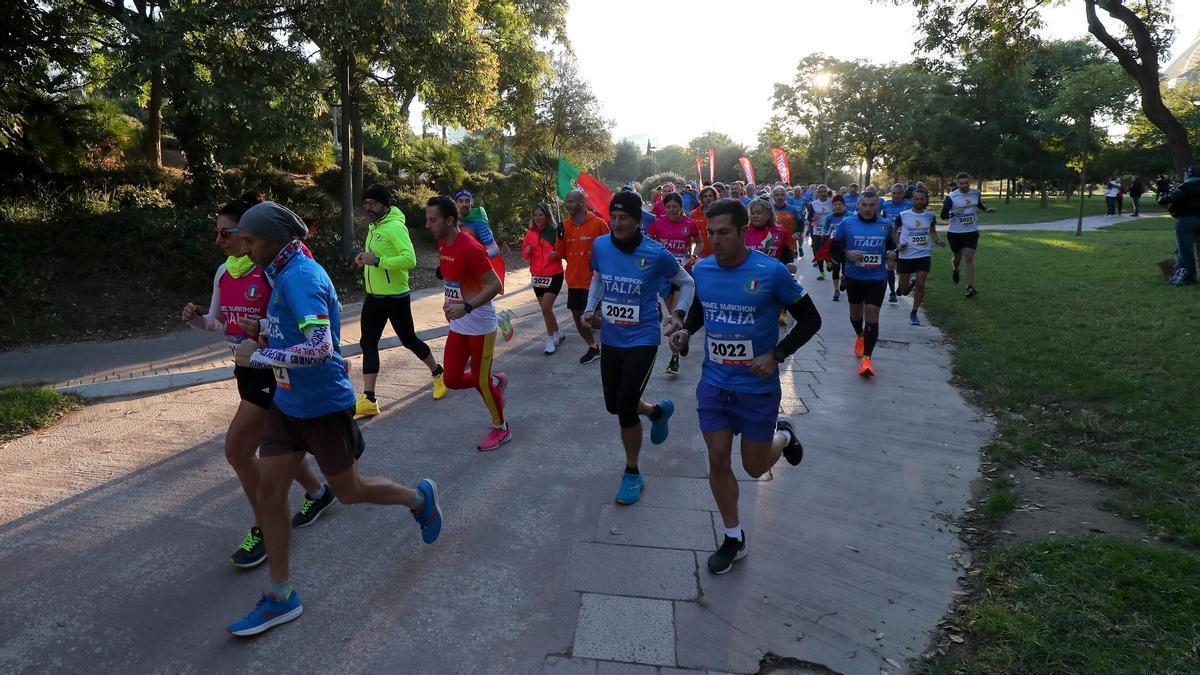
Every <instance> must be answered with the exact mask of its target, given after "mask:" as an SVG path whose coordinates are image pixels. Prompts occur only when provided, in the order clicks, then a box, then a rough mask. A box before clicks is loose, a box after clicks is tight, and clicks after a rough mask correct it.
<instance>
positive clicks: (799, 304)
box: [771, 293, 821, 363]
mask: <svg viewBox="0 0 1200 675" xmlns="http://www.w3.org/2000/svg"><path fill="white" fill-rule="evenodd" d="M787 313H788V314H791V315H792V318H793V319H795V320H796V325H794V326H792V329H791V330H790V331H788V334H787V335H785V336H783V339H782V340H780V341H779V344H777V345H775V349H773V350H772V351H771V354H772V355H773V356H774V357H775V360H776V361H779V362H781V363H782V362H783V360H784V359H786V358H787V357H789V356H791V355H792V354H795V353H796V350H797V349H800V348H801V347H803V346H804V344H805V343H806V342H808V341H809V340H811V339H812V337H813V336H814V335H816V334H817V331H819V330H821V313H820V312H818V311H817V306H816V305H815V304H813V300H812V296H810V295H809V294H807V293H805V294H804V297H802V298H800V299H799V300H797V301H796V302H794V303H792V304H791V306H789V307H787Z"/></svg>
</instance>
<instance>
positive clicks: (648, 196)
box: [641, 171, 687, 201]
mask: <svg viewBox="0 0 1200 675" xmlns="http://www.w3.org/2000/svg"><path fill="white" fill-rule="evenodd" d="M663 183H674V184H675V189H676V190H682V189H683V185H684V183H687V179H686V178H682V177H681V176H680V175H679V174H677V173H671V172H669V171H665V172H663V173H656V174H654V175H653V176H647V177H646V179H645V180H643V181H642V185H641V192H642V199H645V200H647V201H650V200H652V199H654V188H656V187H658V186H659V185H662V184H663Z"/></svg>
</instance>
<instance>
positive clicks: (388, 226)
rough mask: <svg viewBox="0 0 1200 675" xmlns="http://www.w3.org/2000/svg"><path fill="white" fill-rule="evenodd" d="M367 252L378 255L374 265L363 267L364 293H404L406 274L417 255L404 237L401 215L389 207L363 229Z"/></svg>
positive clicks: (406, 234) (406, 286) (406, 282)
mask: <svg viewBox="0 0 1200 675" xmlns="http://www.w3.org/2000/svg"><path fill="white" fill-rule="evenodd" d="M364 247H365V248H366V250H367V251H369V252H371V253H374V254H375V255H377V256H379V264H378V265H366V266H364V267H363V276H364V277H365V279H364V280H365V281H366V284H367V293H370V294H371V295H401V294H404V293H407V292H408V290H409V289H408V271H409V270H411V269H412V268H414V267H416V266H417V252H416V251H415V250H414V249H413V245H412V239H411V238H409V236H408V226H407V225H405V224H404V214H403V213H402V212H401V211H400V209H398V208H396V207H395V206H393V207H392V208H391V210H390V211H388V213H387V215H385V216H384V217H382V218H380V219H379V220H378V221H377V222H375V223H372V224H371V227H370V229H368V230H367V241H366V244H365V245H364Z"/></svg>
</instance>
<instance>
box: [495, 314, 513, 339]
mask: <svg viewBox="0 0 1200 675" xmlns="http://www.w3.org/2000/svg"><path fill="white" fill-rule="evenodd" d="M496 319H497V321H496V323H497V326H498V328H499V330H500V337H501V338H503V339H504V341H505V342H508V341H509V340H511V339H512V336H513V325H512V320H513V313H512V312H511V311H510V310H507V309H506V310H504V311H503V312H500V313H499V314H498V315H496Z"/></svg>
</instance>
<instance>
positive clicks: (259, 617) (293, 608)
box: [225, 590, 304, 637]
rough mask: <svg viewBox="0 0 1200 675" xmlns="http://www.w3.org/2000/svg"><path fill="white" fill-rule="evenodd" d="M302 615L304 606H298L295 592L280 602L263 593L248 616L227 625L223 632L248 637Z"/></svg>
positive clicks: (272, 596)
mask: <svg viewBox="0 0 1200 675" xmlns="http://www.w3.org/2000/svg"><path fill="white" fill-rule="evenodd" d="M303 613H304V606H303V605H301V604H300V594H299V593H297V592H296V591H294V590H293V591H292V593H291V595H289V596H288V597H287V599H286V600H280V599H279V598H277V597H275V594H274V593H263V596H262V598H260V599H259V601H258V604H257V605H255V606H254V609H253V610H252V611H251V612H250V613H249V614H247V615H246V616H245V617H243V618H241V619H239V620H237V621H234V622H233V623H231V624H229V626H228V627H226V628H225V630H227V631H229V634H230V635H236V636H238V637H249V636H251V635H258V634H259V633H263V632H266V631H268V630H271V629H272V628H274V627H275V626H278V625H279V624H282V623H287V622H289V621H292V620H294V619H295V618H296V617H298V616H300V615H301V614H303Z"/></svg>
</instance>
